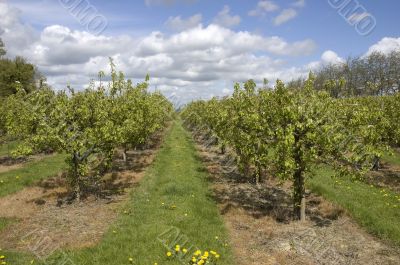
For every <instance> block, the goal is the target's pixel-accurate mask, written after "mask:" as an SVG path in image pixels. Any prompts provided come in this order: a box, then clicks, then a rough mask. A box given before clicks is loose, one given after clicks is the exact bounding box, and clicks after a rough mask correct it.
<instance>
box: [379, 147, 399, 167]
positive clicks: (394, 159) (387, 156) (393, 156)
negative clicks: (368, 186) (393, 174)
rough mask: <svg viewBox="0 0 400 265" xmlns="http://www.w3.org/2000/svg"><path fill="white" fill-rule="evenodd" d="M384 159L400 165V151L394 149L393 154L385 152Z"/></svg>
mask: <svg viewBox="0 0 400 265" xmlns="http://www.w3.org/2000/svg"><path fill="white" fill-rule="evenodd" d="M382 160H383V161H384V162H387V163H389V164H391V165H394V166H400V153H399V152H398V151H396V150H394V151H393V153H392V154H384V155H383V157H382Z"/></svg>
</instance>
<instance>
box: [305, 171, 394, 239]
mask: <svg viewBox="0 0 400 265" xmlns="http://www.w3.org/2000/svg"><path fill="white" fill-rule="evenodd" d="M316 173H317V174H316V176H315V177H314V178H312V179H311V180H310V181H309V187H310V188H311V190H312V191H314V192H316V193H318V194H321V195H323V196H324V197H325V198H327V199H328V200H330V201H332V202H335V203H336V204H338V205H340V206H342V207H343V208H345V209H346V210H347V211H348V212H349V213H350V215H351V216H352V217H353V218H354V219H355V220H356V221H357V222H358V223H359V224H361V225H362V226H363V227H365V228H366V229H367V230H368V231H369V232H370V233H372V234H374V235H376V236H378V237H380V238H382V239H384V240H388V241H391V242H393V243H394V244H396V245H399V246H400V194H396V193H393V192H390V191H388V190H383V189H378V188H376V187H374V186H370V185H367V184H365V183H361V182H352V181H351V180H350V179H340V180H339V183H336V180H335V179H333V178H332V177H331V176H332V175H334V171H333V170H332V169H329V168H327V167H324V168H321V169H318V170H317V172H316Z"/></svg>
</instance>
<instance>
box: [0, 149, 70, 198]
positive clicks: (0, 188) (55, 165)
mask: <svg viewBox="0 0 400 265" xmlns="http://www.w3.org/2000/svg"><path fill="white" fill-rule="evenodd" d="M65 167H66V165H65V155H60V154H56V155H53V156H49V157H45V158H43V159H41V160H39V161H34V162H29V163H27V164H24V166H23V167H22V168H19V169H15V170H11V171H7V172H4V173H0V197H3V196H6V195H8V194H11V193H14V192H17V191H19V190H21V189H23V188H24V187H26V186H30V185H32V184H33V183H34V182H36V181H38V180H41V179H45V178H48V177H51V176H53V175H55V174H57V173H58V172H60V171H61V170H63V169H64V168H65Z"/></svg>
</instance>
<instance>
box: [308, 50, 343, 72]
mask: <svg viewBox="0 0 400 265" xmlns="http://www.w3.org/2000/svg"><path fill="white" fill-rule="evenodd" d="M342 63H345V60H344V59H343V58H342V57H340V56H339V55H338V54H337V53H336V52H334V51H331V50H327V51H324V52H323V53H322V55H321V59H320V60H319V61H314V62H311V63H308V64H307V65H306V66H305V69H307V70H312V71H315V70H318V69H319V68H321V67H322V66H325V65H331V64H342Z"/></svg>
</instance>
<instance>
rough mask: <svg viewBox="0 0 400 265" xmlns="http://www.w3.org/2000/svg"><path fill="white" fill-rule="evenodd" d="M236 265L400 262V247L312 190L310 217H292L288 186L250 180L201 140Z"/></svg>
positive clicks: (227, 159)
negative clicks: (378, 236) (368, 231)
mask: <svg viewBox="0 0 400 265" xmlns="http://www.w3.org/2000/svg"><path fill="white" fill-rule="evenodd" d="M197 142H198V143H199V144H198V145H197V149H198V151H199V156H200V158H201V159H202V161H204V163H205V165H206V167H207V169H208V171H209V173H210V178H211V181H212V182H213V188H214V189H213V193H214V198H215V200H216V201H217V202H218V205H219V209H220V212H221V214H222V216H223V218H224V220H225V223H226V225H227V227H228V230H229V232H230V237H231V244H232V246H233V249H234V252H235V257H236V261H237V264H238V265H252V264H254V265H255V264H257V265H260V264H262V265H264V264H265V265H268V264H271V265H278V264H279V265H283V264H285V265H286V264H287V265H295V264H326V265H328V264H334V265H348V264H354V265H355V264H357V265H358V264H360V265H376V264H385V265H395V264H396V265H398V264H400V249H398V248H396V247H394V246H391V245H390V244H389V243H386V242H382V241H381V240H379V239H377V238H375V237H373V236H371V235H369V234H368V233H366V232H365V231H364V230H363V229H362V228H360V227H359V226H358V225H357V224H356V223H355V222H354V221H353V220H352V219H351V218H349V217H348V215H347V214H346V213H345V211H344V210H343V209H341V208H339V207H337V206H335V205H333V204H332V203H330V202H327V201H326V200H324V199H323V198H322V197H320V196H316V195H314V194H311V193H309V192H308V194H307V221H306V222H305V223H300V222H295V221H292V205H291V198H290V194H291V192H290V184H289V183H283V184H280V183H276V182H275V181H274V180H273V179H267V180H266V181H265V183H262V184H260V185H258V186H257V185H254V184H250V183H248V181H247V180H246V179H244V178H243V177H242V176H241V175H240V174H239V173H238V172H237V171H236V170H234V169H233V168H229V167H230V163H229V161H230V159H229V158H227V156H226V155H221V154H219V153H218V151H219V150H217V149H216V148H215V147H209V146H207V147H206V146H204V145H202V144H200V143H204V141H202V140H200V141H197Z"/></svg>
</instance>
